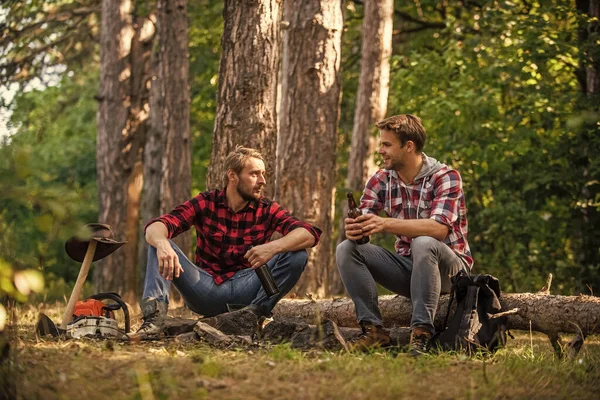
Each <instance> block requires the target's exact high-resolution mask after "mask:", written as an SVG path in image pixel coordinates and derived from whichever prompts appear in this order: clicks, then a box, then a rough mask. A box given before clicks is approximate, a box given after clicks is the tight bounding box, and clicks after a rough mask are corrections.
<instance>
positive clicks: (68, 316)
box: [60, 240, 98, 329]
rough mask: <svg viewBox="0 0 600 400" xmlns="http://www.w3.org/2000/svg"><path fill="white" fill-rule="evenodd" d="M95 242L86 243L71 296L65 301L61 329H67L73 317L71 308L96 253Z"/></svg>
mask: <svg viewBox="0 0 600 400" xmlns="http://www.w3.org/2000/svg"><path fill="white" fill-rule="evenodd" d="M97 244H98V242H96V241H95V240H90V243H89V244H88V248H87V251H86V252H85V258H84V259H83V264H82V265H81V269H80V270H79V275H77V281H75V286H74V287H73V291H72V292H71V297H69V302H68V303H67V309H66V310H65V313H64V314H63V318H62V323H61V324H60V328H61V329H67V324H68V323H69V322H71V320H72V319H73V310H74V309H75V303H76V302H77V300H78V299H79V296H80V295H81V290H82V289H83V284H84V283H85V280H86V278H87V275H88V272H90V266H91V265H92V260H93V259H94V254H96V245H97Z"/></svg>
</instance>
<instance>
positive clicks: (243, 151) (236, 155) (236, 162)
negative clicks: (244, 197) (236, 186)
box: [225, 145, 265, 186]
mask: <svg viewBox="0 0 600 400" xmlns="http://www.w3.org/2000/svg"><path fill="white" fill-rule="evenodd" d="M249 158H258V159H259V160H261V161H262V162H265V159H264V158H263V156H262V154H260V152H259V151H258V150H256V149H251V148H249V147H244V146H240V145H237V146H235V150H233V151H232V152H231V153H229V154H228V155H227V158H225V186H227V183H228V182H229V177H228V176H227V172H228V171H229V170H230V169H231V170H233V172H235V173H236V174H238V175H239V174H240V172H242V169H244V165H246V161H248V159H249Z"/></svg>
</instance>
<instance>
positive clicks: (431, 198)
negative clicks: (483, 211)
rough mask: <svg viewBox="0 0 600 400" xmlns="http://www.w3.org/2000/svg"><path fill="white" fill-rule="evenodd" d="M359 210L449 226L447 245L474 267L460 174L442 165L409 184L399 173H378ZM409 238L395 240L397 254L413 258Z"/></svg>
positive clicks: (370, 180) (386, 171)
mask: <svg viewBox="0 0 600 400" xmlns="http://www.w3.org/2000/svg"><path fill="white" fill-rule="evenodd" d="M360 208H363V209H367V210H368V211H369V212H370V213H372V214H379V213H380V212H381V211H382V210H383V211H385V213H386V214H387V216H388V217H393V218H400V219H425V218H429V219H433V220H435V221H437V222H439V223H440V224H444V225H446V226H448V227H449V228H450V229H449V233H448V236H447V237H446V239H444V243H445V244H447V245H448V246H449V247H450V248H451V249H452V250H453V251H454V252H455V253H456V254H457V255H458V256H459V257H460V258H462V259H463V261H464V262H465V263H466V264H467V265H468V266H469V268H472V267H473V257H472V256H471V250H470V249H469V243H468V242H467V232H468V224H467V207H466V205H465V196H464V193H463V190H462V179H461V177H460V174H459V172H458V171H456V170H453V169H450V168H449V167H448V166H447V165H443V166H442V167H441V168H440V169H439V170H437V171H436V172H434V173H433V174H431V175H429V176H425V177H422V178H420V179H417V180H415V181H414V182H412V183H411V184H409V185H405V184H404V182H402V180H401V179H400V178H399V177H398V175H397V173H396V171H393V170H379V171H377V172H376V173H375V175H373V176H372V177H371V178H370V179H369V181H368V182H367V184H366V186H365V190H364V192H363V195H362V197H361V199H360ZM411 241H412V238H410V237H408V236H397V237H396V246H395V247H396V253H398V254H399V255H401V256H410V242H411Z"/></svg>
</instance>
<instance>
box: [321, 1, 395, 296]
mask: <svg viewBox="0 0 600 400" xmlns="http://www.w3.org/2000/svg"><path fill="white" fill-rule="evenodd" d="M393 15H394V2H393V0H373V1H366V2H365V3H364V17H363V24H362V51H361V60H360V80H359V83H358V96H357V99H356V110H355V112H354V126H353V128H352V143H351V147H350V157H349V159H348V177H347V179H346V188H347V189H349V190H352V191H353V192H355V196H356V197H357V200H358V197H359V193H361V192H362V189H363V187H364V185H365V182H366V181H367V179H368V178H369V177H370V176H371V175H373V173H374V172H375V170H376V165H375V162H374V158H373V153H374V152H375V150H376V146H377V135H376V133H377V128H376V127H375V123H376V122H377V121H379V120H381V119H383V118H384V117H385V113H386V111H387V101H388V92H389V84H390V56H391V54H392V27H393ZM347 212H348V204H347V203H346V202H344V203H342V218H341V219H340V227H339V235H338V240H337V244H339V243H341V242H342V241H343V240H344V239H346V235H345V233H344V218H345V216H346V213H347ZM343 291H344V286H343V284H342V281H341V279H340V276H339V274H334V276H333V280H332V288H331V292H332V293H342V292H343Z"/></svg>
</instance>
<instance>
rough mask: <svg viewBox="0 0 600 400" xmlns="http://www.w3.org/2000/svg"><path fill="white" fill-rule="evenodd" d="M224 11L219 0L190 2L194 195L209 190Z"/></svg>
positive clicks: (191, 124) (191, 126) (189, 36)
mask: <svg viewBox="0 0 600 400" xmlns="http://www.w3.org/2000/svg"><path fill="white" fill-rule="evenodd" d="M222 13H223V2H220V1H217V2H215V1H209V0H201V1H190V2H189V4H188V14H189V19H190V24H189V34H188V38H189V52H190V96H191V104H190V129H191V136H192V140H193V144H192V194H193V195H196V194H197V193H198V192H200V191H203V190H205V189H206V172H207V170H208V164H209V162H210V152H211V143H212V132H213V125H214V119H215V110H216V100H217V83H218V77H219V74H218V66H219V60H220V57H221V33H222V32H223V18H222V17H221V14H222Z"/></svg>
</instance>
